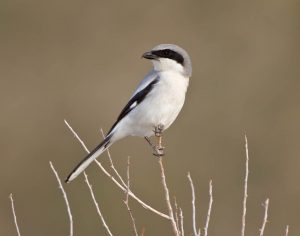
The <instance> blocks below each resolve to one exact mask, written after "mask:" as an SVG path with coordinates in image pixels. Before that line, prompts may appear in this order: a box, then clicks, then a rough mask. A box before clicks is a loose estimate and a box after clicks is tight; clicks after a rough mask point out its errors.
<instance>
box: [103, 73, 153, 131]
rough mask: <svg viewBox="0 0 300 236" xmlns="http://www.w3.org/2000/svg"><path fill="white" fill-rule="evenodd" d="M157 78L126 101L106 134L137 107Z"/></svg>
mask: <svg viewBox="0 0 300 236" xmlns="http://www.w3.org/2000/svg"><path fill="white" fill-rule="evenodd" d="M157 82H158V79H154V80H153V81H152V82H151V83H149V84H148V85H147V86H146V87H145V88H144V89H143V90H141V91H139V92H138V93H136V94H135V95H134V96H133V97H132V98H131V99H130V100H129V102H128V103H127V105H126V106H125V107H124V108H123V110H122V111H121V113H120V115H119V116H118V119H117V121H116V122H115V123H114V124H113V126H112V127H111V128H110V130H109V132H108V135H109V134H110V132H111V131H112V130H113V129H114V128H115V127H116V125H117V124H118V123H119V121H120V120H122V119H123V118H124V117H125V116H126V115H127V114H128V113H129V112H130V111H131V110H133V109H134V108H135V107H137V105H138V104H140V103H141V102H142V101H143V100H144V99H145V98H146V96H147V95H148V94H149V93H150V91H151V90H152V88H153V87H154V85H155V84H157Z"/></svg>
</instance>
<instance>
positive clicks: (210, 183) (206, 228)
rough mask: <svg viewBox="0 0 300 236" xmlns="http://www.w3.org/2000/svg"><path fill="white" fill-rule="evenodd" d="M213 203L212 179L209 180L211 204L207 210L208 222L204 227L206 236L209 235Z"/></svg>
mask: <svg viewBox="0 0 300 236" xmlns="http://www.w3.org/2000/svg"><path fill="white" fill-rule="evenodd" d="M212 203H213V196H212V180H210V181H209V204H208V211H207V216H206V223H205V227H204V236H207V231H208V225H209V220H210V214H211V207H212Z"/></svg>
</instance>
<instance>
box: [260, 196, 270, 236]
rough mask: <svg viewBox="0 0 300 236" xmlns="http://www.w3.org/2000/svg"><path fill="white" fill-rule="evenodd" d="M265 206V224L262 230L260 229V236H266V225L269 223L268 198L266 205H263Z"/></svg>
mask: <svg viewBox="0 0 300 236" xmlns="http://www.w3.org/2000/svg"><path fill="white" fill-rule="evenodd" d="M263 206H264V208H265V214H264V220H263V223H262V225H261V228H260V229H259V236H263V235H264V231H265V227H266V224H267V222H268V209H269V198H267V200H266V201H265V203H264V204H263Z"/></svg>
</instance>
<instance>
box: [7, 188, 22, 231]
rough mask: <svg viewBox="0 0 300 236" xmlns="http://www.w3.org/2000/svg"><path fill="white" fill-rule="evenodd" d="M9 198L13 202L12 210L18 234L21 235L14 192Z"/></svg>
mask: <svg viewBox="0 0 300 236" xmlns="http://www.w3.org/2000/svg"><path fill="white" fill-rule="evenodd" d="M9 198H10V202H11V209H12V212H13V215H14V222H15V226H16V230H17V234H18V236H21V233H20V229H19V225H18V222H17V215H16V211H15V205H14V199H13V195H12V193H11V194H10V195H9Z"/></svg>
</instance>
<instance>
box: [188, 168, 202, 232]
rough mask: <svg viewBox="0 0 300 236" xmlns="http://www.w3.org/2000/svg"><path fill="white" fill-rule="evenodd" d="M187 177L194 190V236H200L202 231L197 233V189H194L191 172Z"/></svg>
mask: <svg viewBox="0 0 300 236" xmlns="http://www.w3.org/2000/svg"><path fill="white" fill-rule="evenodd" d="M187 177H188V179H189V182H190V185H191V190H192V211H193V231H194V235H195V236H200V234H201V231H200V229H199V230H198V232H197V223H196V203H195V200H196V197H195V188H194V183H193V180H192V178H191V174H190V172H188V175H187Z"/></svg>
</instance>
